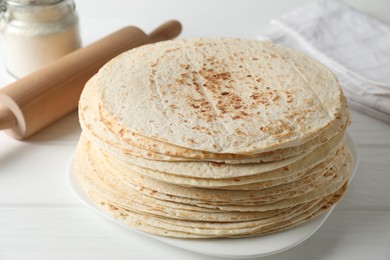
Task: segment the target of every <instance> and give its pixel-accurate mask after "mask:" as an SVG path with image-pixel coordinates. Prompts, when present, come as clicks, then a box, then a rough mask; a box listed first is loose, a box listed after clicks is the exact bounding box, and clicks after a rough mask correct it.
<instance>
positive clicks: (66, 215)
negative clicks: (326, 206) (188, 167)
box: [0, 208, 390, 260]
mask: <svg viewBox="0 0 390 260" xmlns="http://www.w3.org/2000/svg"><path fill="white" fill-rule="evenodd" d="M388 223H390V212H389V211H378V212H366V211H350V212H348V211H340V210H338V209H336V210H335V212H334V213H333V214H332V215H331V216H330V218H329V219H328V221H327V222H326V223H325V224H324V226H323V227H321V228H320V230H319V231H317V233H316V234H314V236H313V237H311V238H310V239H308V240H307V241H305V242H304V243H302V244H301V245H299V246H297V247H295V248H293V249H291V250H288V251H286V252H283V253H280V254H277V255H274V256H271V257H269V258H267V259H317V257H319V256H321V259H323V260H326V259H329V260H330V259H331V260H334V259H376V260H377V259H388V257H389V256H390V247H389V242H388V241H389V240H388V238H389V237H390V225H388ZM0 234H1V236H0V259H21V258H23V257H27V258H28V259H41V260H45V259H48V260H49V259H50V260H51V259H76V260H77V259H83V260H84V259H98V260H99V259H168V258H171V259H216V258H212V257H207V258H206V257H205V256H202V255H199V254H195V253H191V252H187V251H184V250H181V249H176V248H175V247H172V246H169V245H165V244H163V243H161V242H157V241H154V240H153V239H150V238H145V237H143V236H142V235H139V234H136V233H133V232H129V231H127V230H124V229H123V228H121V227H119V226H117V225H115V224H113V223H112V222H110V221H108V220H106V219H104V218H103V217H100V216H99V215H97V214H95V213H94V212H92V211H91V210H89V209H86V208H81V209H62V208H14V209H0ZM373 234H375V235H373ZM324 245H325V246H324Z"/></svg>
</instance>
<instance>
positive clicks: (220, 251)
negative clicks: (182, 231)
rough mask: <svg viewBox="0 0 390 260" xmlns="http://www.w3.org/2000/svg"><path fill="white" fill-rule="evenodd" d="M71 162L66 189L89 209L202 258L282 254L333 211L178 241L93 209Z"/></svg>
mask: <svg viewBox="0 0 390 260" xmlns="http://www.w3.org/2000/svg"><path fill="white" fill-rule="evenodd" d="M347 143H348V145H349V147H350V149H351V151H352V155H353V157H354V163H355V165H354V170H353V174H354V173H355V171H356V168H357V164H358V153H357V148H356V145H355V143H354V142H353V140H352V138H351V137H350V136H349V135H347ZM72 162H73V160H72V161H71V162H70V164H69V167H68V170H67V178H68V184H69V187H70V189H71V190H72V191H73V192H74V194H75V195H76V196H77V197H78V198H79V199H80V200H81V201H82V202H83V203H84V204H86V205H87V206H88V207H90V208H92V209H93V210H95V211H96V212H98V213H99V214H101V215H103V216H105V217H106V218H108V219H110V220H111V221H114V222H115V223H117V224H119V225H120V226H122V227H123V228H125V229H127V230H129V231H131V232H137V233H139V234H142V235H145V236H147V237H151V238H154V239H156V240H159V241H161V242H164V243H167V244H170V245H173V246H176V247H179V248H183V249H187V250H190V251H194V252H197V253H201V254H205V255H211V256H219V257H228V258H253V257H260V256H266V255H271V254H275V253H279V252H282V251H284V250H287V249H289V248H292V247H294V246H297V245H298V244H300V243H302V242H303V241H305V240H306V239H308V238H309V237H310V236H311V235H313V234H314V233H315V232H316V231H317V230H318V229H319V228H320V226H321V225H322V224H323V223H324V222H325V220H326V219H327V218H328V216H329V215H330V213H331V212H332V210H333V208H334V207H332V208H331V209H329V210H328V211H327V212H326V213H324V214H321V215H320V216H318V217H316V218H314V219H312V220H310V221H307V222H305V223H303V224H301V225H298V226H296V227H293V228H290V229H287V230H285V231H280V232H277V233H273V234H270V235H265V236H259V237H251V238H236V239H231V238H229V239H179V238H168V237H162V236H156V235H151V234H148V233H144V232H141V231H138V230H135V229H132V228H130V227H128V226H126V225H124V224H122V223H121V222H119V221H117V220H116V219H114V218H112V217H111V216H109V215H107V214H106V213H105V212H103V211H101V210H100V209H99V208H98V207H96V206H95V205H94V204H93V203H92V202H91V201H90V199H89V198H88V196H87V195H86V193H85V192H84V190H83V188H82V187H81V185H80V183H79V182H78V179H77V178H76V177H75V175H74V172H73V170H72V169H73V167H72V166H73V164H72ZM352 176H353V175H352ZM129 235H131V233H129Z"/></svg>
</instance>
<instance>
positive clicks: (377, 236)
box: [0, 0, 390, 260]
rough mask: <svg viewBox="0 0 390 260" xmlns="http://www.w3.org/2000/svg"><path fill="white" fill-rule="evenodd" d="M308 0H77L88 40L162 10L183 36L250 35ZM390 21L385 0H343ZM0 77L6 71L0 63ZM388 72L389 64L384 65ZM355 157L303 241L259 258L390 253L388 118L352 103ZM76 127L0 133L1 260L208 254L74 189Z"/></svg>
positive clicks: (158, 19) (70, 123)
mask: <svg viewBox="0 0 390 260" xmlns="http://www.w3.org/2000/svg"><path fill="white" fill-rule="evenodd" d="M305 2H308V1H305V0H294V1H287V0H286V1H283V0H272V1H259V0H258V1H256V0H240V1H238V0H230V1H229V0H163V1H161V0H160V1H158V0H155V1H152V0H137V1H136V0H133V1H123V0H122V1H120V0H115V1H114V0H110V1H103V0H96V1H91V0H83V1H82V0H79V1H76V4H77V10H78V12H79V16H80V25H81V33H82V39H83V43H84V44H88V43H90V42H92V41H94V40H97V39H99V38H101V37H102V36H104V35H107V34H109V33H110V32H112V31H114V30H117V29H119V28H121V27H123V26H125V25H128V24H132V25H136V26H138V27H140V28H142V29H144V30H145V31H146V32H149V31H151V30H152V29H153V28H154V27H156V26H158V25H159V24H160V23H162V22H164V21H165V20H168V19H172V18H175V19H178V20H180V21H181V22H182V24H183V29H184V30H183V33H182V35H181V37H199V36H210V37H215V36H233V37H245V38H256V36H258V35H261V33H263V32H264V31H265V30H266V28H267V26H268V21H269V19H271V18H272V17H275V16H278V15H280V14H282V13H284V12H286V11H288V10H290V9H291V8H294V7H296V6H299V5H301V4H304V3H305ZM347 2H349V3H350V4H351V5H353V6H355V7H356V8H358V9H361V10H363V11H365V12H367V13H369V14H370V15H372V16H374V17H377V18H378V19H380V20H382V21H383V22H385V23H387V24H390V1H388V0H374V1H364V0H360V1H347ZM0 69H1V70H0V77H1V78H0V83H1V84H2V85H4V84H5V83H6V82H9V81H10V78H9V77H8V76H7V74H6V73H5V72H4V69H3V68H2V67H1V68H0ZM389 75H390V73H389ZM352 119H353V124H352V126H351V127H350V130H349V132H350V134H351V135H352V137H353V139H354V140H355V142H356V143H357V145H358V148H359V153H360V164H359V169H358V172H357V173H356V175H355V178H354V180H353V181H352V183H351V186H350V188H349V190H348V191H347V194H346V196H345V197H344V199H343V200H342V201H341V203H340V204H339V205H338V206H337V208H336V209H335V211H334V212H333V214H332V215H331V216H330V218H329V219H328V221H327V222H326V223H325V224H324V226H323V227H322V228H321V229H320V230H319V231H318V232H317V233H316V234H315V235H314V236H313V237H311V238H310V239H309V240H307V241H306V242H304V243H302V244H301V245H299V246H297V247H295V248H293V249H290V250H288V251H285V252H283V253H280V254H277V255H273V256H270V257H265V258H264V259H329V260H330V259H332V260H334V259H354V260H355V259H373V260H374V259H375V260H376V259H390V125H386V124H384V123H382V122H380V121H377V120H375V119H372V118H370V117H367V116H365V115H362V114H360V113H358V112H355V111H352ZM79 134H80V128H79V125H78V119H77V115H76V113H72V114H70V115H69V116H67V117H65V118H63V119H62V120H60V121H58V122H57V123H55V124H54V125H52V126H50V127H48V128H46V129H45V130H43V131H41V132H39V133H38V134H36V135H34V136H33V137H32V138H30V139H29V140H27V141H24V142H20V141H15V140H13V139H11V138H10V137H8V136H6V135H5V134H3V133H0V259H1V260H3V259H214V258H213V257H207V256H203V255H199V254H196V253H191V252H188V251H185V250H181V249H177V248H174V247H172V246H168V245H165V244H162V243H161V242H157V241H154V240H151V239H148V238H144V237H143V236H141V235H138V234H135V233H129V232H126V231H124V230H122V229H121V228H118V227H117V226H115V225H113V224H112V223H110V222H108V221H106V220H105V219H103V218H102V217H100V216H98V215H96V214H95V213H94V212H92V211H91V210H90V209H88V208H86V207H84V206H83V205H82V204H81V203H80V202H79V201H78V200H77V198H76V197H75V196H74V195H73V194H72V193H71V192H70V190H69V189H68V187H67V184H66V179H65V170H66V166H67V163H68V161H69V158H70V157H71V155H72V153H73V151H74V149H75V145H76V143H77V139H78V137H79Z"/></svg>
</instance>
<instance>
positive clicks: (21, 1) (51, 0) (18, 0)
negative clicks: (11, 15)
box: [4, 0, 63, 6]
mask: <svg viewBox="0 0 390 260" xmlns="http://www.w3.org/2000/svg"><path fill="white" fill-rule="evenodd" d="M62 1H63V0H5V1H4V2H5V3H6V4H8V5H13V6H26V5H54V4H57V3H59V2H62Z"/></svg>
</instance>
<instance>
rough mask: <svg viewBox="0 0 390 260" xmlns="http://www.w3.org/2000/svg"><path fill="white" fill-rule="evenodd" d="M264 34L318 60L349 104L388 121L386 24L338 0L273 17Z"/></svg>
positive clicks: (321, 0) (389, 30) (389, 40)
mask: <svg viewBox="0 0 390 260" xmlns="http://www.w3.org/2000/svg"><path fill="white" fill-rule="evenodd" d="M271 25H272V28H271V30H270V31H269V33H268V35H267V37H268V38H269V39H270V40H272V41H274V42H276V43H280V44H283V45H287V46H289V47H292V48H295V49H298V50H301V51H303V52H305V53H307V54H308V55H310V56H312V57H314V58H315V59H317V60H319V61H320V62H321V63H323V64H324V65H325V66H327V67H328V68H329V69H331V70H332V71H333V72H334V73H335V75H336V76H337V78H338V80H339V82H340V85H341V86H342V88H343V90H344V93H345V95H346V96H347V98H348V101H349V104H350V106H351V107H352V108H354V109H357V110H359V111H361V112H364V113H366V114H369V115H371V116H374V117H376V118H378V119H381V120H383V121H385V122H387V123H390V27H389V26H387V25H385V24H383V23H381V22H379V21H378V20H376V19H374V18H372V17H369V16H368V15H366V14H364V13H361V12H359V11H358V10H356V9H354V8H352V7H350V6H348V5H346V4H344V3H342V2H340V1H337V0H317V1H313V2H310V3H309V4H307V5H305V6H303V7H301V8H298V9H296V10H293V11H290V12H289V13H287V14H284V15H282V16H281V17H279V18H276V19H273V20H271Z"/></svg>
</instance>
